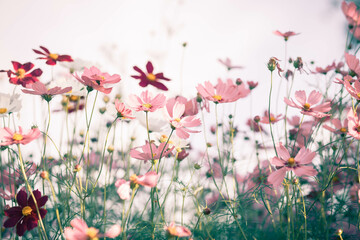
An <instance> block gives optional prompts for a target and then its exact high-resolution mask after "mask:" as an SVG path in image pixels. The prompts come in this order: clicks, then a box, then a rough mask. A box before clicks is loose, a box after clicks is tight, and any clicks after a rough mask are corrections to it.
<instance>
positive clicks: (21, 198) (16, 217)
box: [4, 190, 48, 236]
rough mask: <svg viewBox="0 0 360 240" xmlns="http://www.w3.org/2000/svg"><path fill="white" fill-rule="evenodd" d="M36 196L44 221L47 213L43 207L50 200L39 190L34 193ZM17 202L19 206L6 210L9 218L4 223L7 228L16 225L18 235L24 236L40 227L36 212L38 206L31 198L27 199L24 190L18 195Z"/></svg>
mask: <svg viewBox="0 0 360 240" xmlns="http://www.w3.org/2000/svg"><path fill="white" fill-rule="evenodd" d="M33 194H34V196H35V199H36V202H37V205H38V208H39V212H40V215H41V218H42V219H43V218H44V217H45V215H46V213H47V211H46V210H45V209H42V208H41V207H42V206H44V205H45V203H46V202H47V200H48V197H47V196H41V193H40V191H39V190H35V191H33ZM16 201H17V202H18V204H19V206H17V207H12V208H9V209H7V210H4V212H5V216H7V217H8V219H6V221H5V222H4V227H5V228H11V227H14V226H15V225H16V234H17V235H18V236H22V235H24V233H25V232H26V231H30V230H32V229H33V228H35V227H36V226H37V225H38V221H39V217H38V214H37V212H36V206H35V203H34V200H33V198H32V197H31V196H29V198H27V193H26V192H25V191H24V190H20V191H19V192H18V194H17V195H16Z"/></svg>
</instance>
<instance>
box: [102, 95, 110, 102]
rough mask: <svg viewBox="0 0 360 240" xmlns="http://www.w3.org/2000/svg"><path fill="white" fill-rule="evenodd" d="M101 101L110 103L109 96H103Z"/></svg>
mask: <svg viewBox="0 0 360 240" xmlns="http://www.w3.org/2000/svg"><path fill="white" fill-rule="evenodd" d="M103 101H104V103H108V102H109V101H110V98H109V96H108V95H105V96H104V97H103Z"/></svg>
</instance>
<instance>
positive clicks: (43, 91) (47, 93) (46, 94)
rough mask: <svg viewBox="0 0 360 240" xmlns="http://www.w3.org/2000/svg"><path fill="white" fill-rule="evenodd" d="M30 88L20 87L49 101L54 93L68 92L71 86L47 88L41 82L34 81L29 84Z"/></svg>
mask: <svg viewBox="0 0 360 240" xmlns="http://www.w3.org/2000/svg"><path fill="white" fill-rule="evenodd" d="M31 88H32V90H28V89H22V90H21V91H23V92H24V93H28V94H33V95H40V96H41V97H42V98H43V99H44V100H46V101H48V102H49V101H51V99H52V98H53V96H54V95H59V94H64V93H67V92H70V91H71V89H72V87H65V88H61V87H53V88H50V89H48V88H47V87H46V85H45V84H43V83H42V82H36V83H33V84H32V85H31Z"/></svg>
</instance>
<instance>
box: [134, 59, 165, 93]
mask: <svg viewBox="0 0 360 240" xmlns="http://www.w3.org/2000/svg"><path fill="white" fill-rule="evenodd" d="M134 70H135V71H137V72H138V73H140V76H136V75H132V76H131V77H133V78H135V79H140V82H139V85H140V86H141V87H146V86H147V85H149V84H150V85H153V86H154V87H156V88H158V89H161V90H164V91H167V90H168V88H167V87H166V86H165V85H164V84H162V83H161V82H159V80H165V81H170V79H169V78H166V77H164V74H163V73H156V74H154V73H153V72H154V67H153V65H152V63H151V62H150V61H148V62H147V64H146V71H147V73H144V72H143V71H142V70H141V69H140V68H138V67H137V66H134Z"/></svg>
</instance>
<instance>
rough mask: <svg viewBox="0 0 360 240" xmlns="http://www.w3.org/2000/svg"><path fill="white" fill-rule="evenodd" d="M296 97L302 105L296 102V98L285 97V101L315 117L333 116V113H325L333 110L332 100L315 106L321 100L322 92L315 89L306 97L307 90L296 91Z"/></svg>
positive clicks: (303, 112)
mask: <svg viewBox="0 0 360 240" xmlns="http://www.w3.org/2000/svg"><path fill="white" fill-rule="evenodd" d="M295 98H296V100H297V101H298V102H299V103H300V105H299V104H297V103H295V102H294V100H292V99H290V100H289V99H287V98H284V102H285V103H286V104H287V105H289V106H290V107H294V108H299V109H301V113H302V114H305V115H309V116H313V117H315V118H323V117H327V116H331V114H326V113H325V112H328V111H330V110H331V104H330V102H325V103H322V104H319V105H317V106H313V105H316V104H318V103H319V102H320V101H321V99H322V95H321V93H320V92H318V91H315V90H313V91H311V93H310V95H309V97H308V98H306V93H305V91H296V92H295Z"/></svg>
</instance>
